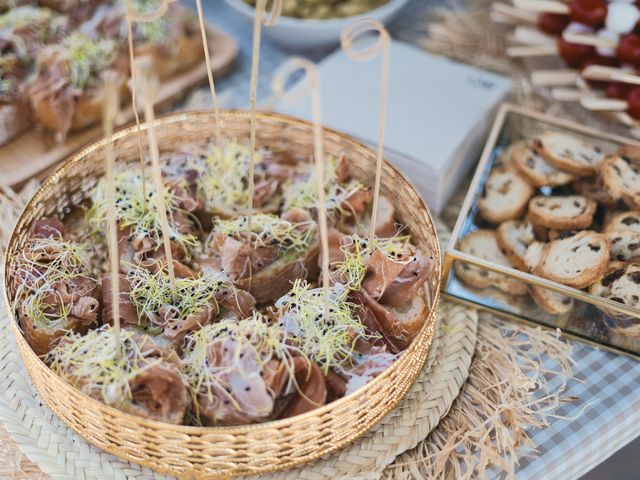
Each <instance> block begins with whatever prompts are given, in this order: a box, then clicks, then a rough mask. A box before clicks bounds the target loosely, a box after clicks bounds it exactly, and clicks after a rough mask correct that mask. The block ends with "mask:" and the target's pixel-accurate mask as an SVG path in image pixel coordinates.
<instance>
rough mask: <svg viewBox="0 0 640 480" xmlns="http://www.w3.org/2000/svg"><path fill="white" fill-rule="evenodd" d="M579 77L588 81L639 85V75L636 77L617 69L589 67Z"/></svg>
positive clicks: (597, 66) (599, 66)
mask: <svg viewBox="0 0 640 480" xmlns="http://www.w3.org/2000/svg"><path fill="white" fill-rule="evenodd" d="M581 75H582V76H583V77H584V78H587V79H589V80H599V81H605V82H621V83H629V84H632V85H640V75H636V74H634V73H633V72H630V71H628V70H625V69H622V68H617V67H607V66H604V65H590V66H588V67H586V68H585V69H583V70H582V73H581Z"/></svg>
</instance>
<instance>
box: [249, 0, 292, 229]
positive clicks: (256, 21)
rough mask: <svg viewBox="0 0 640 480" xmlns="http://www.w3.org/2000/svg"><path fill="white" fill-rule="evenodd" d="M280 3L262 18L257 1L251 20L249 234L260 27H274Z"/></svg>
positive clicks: (278, 0) (262, 2)
mask: <svg viewBox="0 0 640 480" xmlns="http://www.w3.org/2000/svg"><path fill="white" fill-rule="evenodd" d="M282 1H283V0H273V5H272V7H271V14H270V16H269V17H268V18H266V19H265V18H264V14H265V9H266V4H267V0H258V1H257V2H256V8H255V16H254V18H253V47H252V55H251V57H252V58H251V83H250V86H249V100H250V103H251V134H250V136H251V151H250V156H249V187H248V191H249V207H248V212H247V216H248V220H247V229H248V231H249V232H251V220H252V217H253V194H254V190H255V183H254V170H255V163H256V111H257V87H258V67H259V63H260V35H261V31H262V25H263V24H264V25H265V26H271V25H274V24H275V23H276V22H277V21H278V18H280V14H281V12H282Z"/></svg>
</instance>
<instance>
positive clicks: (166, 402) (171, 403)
mask: <svg viewBox="0 0 640 480" xmlns="http://www.w3.org/2000/svg"><path fill="white" fill-rule="evenodd" d="M129 387H130V388H131V402H130V403H129V404H128V405H127V407H126V410H127V411H128V412H129V413H132V414H134V415H138V416H140V417H143V418H149V419H151V420H156V421H159V422H166V423H172V424H176V425H177V424H181V423H183V420H184V415H185V412H186V409H187V406H188V405H189V403H190V397H189V393H188V391H187V385H186V382H185V381H184V378H183V377H182V375H181V374H180V371H179V370H178V368H177V367H176V366H175V365H173V364H171V363H168V362H166V361H165V362H161V363H159V364H154V365H152V366H150V367H148V368H144V369H143V371H142V372H141V373H139V374H138V375H136V376H135V377H134V378H133V380H131V381H130V382H129Z"/></svg>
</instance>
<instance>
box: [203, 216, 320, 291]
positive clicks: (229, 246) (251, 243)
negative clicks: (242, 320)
mask: <svg viewBox="0 0 640 480" xmlns="http://www.w3.org/2000/svg"><path fill="white" fill-rule="evenodd" d="M248 222H249V220H248V218H247V217H244V216H243V217H238V218H236V219H234V220H218V221H217V222H216V223H215V224H214V227H213V232H212V235H211V237H210V240H209V242H208V254H209V257H208V260H207V262H206V263H205V262H203V263H202V264H208V265H210V266H216V267H217V268H218V269H219V270H221V271H223V272H225V274H227V275H228V276H229V277H230V278H231V280H232V281H233V283H234V284H235V285H236V286H238V287H239V288H241V289H243V290H247V291H248V292H249V293H251V294H252V295H253V296H254V297H255V299H256V302H258V303H264V302H267V301H270V300H275V299H276V298H278V297H280V296H281V295H283V294H284V293H286V292H287V291H288V290H289V288H290V287H291V284H292V282H293V281H295V280H296V279H299V278H306V276H307V275H310V276H313V275H314V272H317V266H316V265H317V256H318V246H317V242H316V240H315V238H316V223H315V222H314V221H313V220H310V219H309V220H304V221H302V222H297V223H294V222H290V221H289V220H286V219H284V218H279V217H277V216H275V215H269V214H258V215H254V216H253V218H252V220H251V222H252V223H251V231H250V232H249V230H248V228H249V223H248Z"/></svg>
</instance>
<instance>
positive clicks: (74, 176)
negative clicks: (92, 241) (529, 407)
mask: <svg viewBox="0 0 640 480" xmlns="http://www.w3.org/2000/svg"><path fill="white" fill-rule="evenodd" d="M222 119H223V121H224V126H223V128H224V130H223V131H224V132H225V134H226V136H227V138H233V139H235V140H238V141H241V142H245V141H248V138H249V125H250V114H249V113H248V112H245V111H225V112H223V114H222ZM213 127H214V116H213V114H212V113H211V112H185V113H179V114H173V115H169V116H165V117H162V118H160V119H158V120H157V122H156V130H157V136H158V142H159V147H160V150H161V152H170V151H173V150H175V148H176V147H177V146H179V145H181V144H184V143H192V142H203V141H205V140H206V139H208V138H210V137H211V132H212V131H213ZM143 129H144V130H146V126H143ZM110 141H113V142H114V146H115V151H116V153H117V156H118V161H119V162H135V161H137V160H138V149H137V148H138V145H137V134H136V128H135V127H128V128H125V129H122V130H120V131H119V132H117V133H116V134H115V135H114V136H113V137H112V139H103V140H101V141H99V142H97V143H94V144H92V145H90V146H88V147H86V148H85V149H83V150H81V151H80V152H78V153H77V154H75V155H74V156H72V157H71V158H70V159H69V160H67V161H66V162H65V163H64V164H63V165H62V166H61V167H60V168H59V169H58V170H57V171H56V172H55V173H54V174H53V175H52V176H51V177H50V178H49V179H47V180H46V181H45V182H44V184H43V185H42V187H41V188H40V190H39V191H38V192H37V193H36V195H35V196H34V197H33V199H32V200H31V201H30V202H29V204H28V205H27V207H26V208H25V211H24V213H23V214H22V216H21V217H20V219H19V221H18V223H17V225H16V228H15V230H14V233H13V235H12V237H11V240H10V242H9V246H8V248H7V250H6V253H5V282H4V285H5V292H4V293H5V302H6V305H7V306H10V305H11V304H12V299H13V295H14V292H13V291H11V287H7V286H8V285H11V284H12V282H10V281H8V280H9V278H10V275H11V271H12V269H13V262H14V259H15V258H16V256H17V253H18V252H20V251H21V249H22V248H23V246H24V244H25V241H26V240H27V238H28V235H29V229H30V226H31V224H32V222H33V221H34V220H36V219H38V218H41V217H42V216H46V215H51V214H55V213H60V212H63V211H64V209H65V207H67V206H68V205H77V204H79V203H81V202H82V201H84V200H85V199H86V198H87V195H88V192H90V191H91V189H92V188H93V187H94V186H95V185H96V182H97V181H98V180H99V178H100V177H101V176H102V175H103V174H104V162H103V156H104V152H103V149H104V146H105V145H106V144H107V142H110ZM257 144H258V146H261V147H270V148H274V149H287V150H289V151H291V152H292V153H294V154H295V155H296V156H299V157H301V158H310V157H311V155H312V150H313V131H312V125H311V124H309V123H308V122H305V121H302V120H298V119H295V118H292V117H287V116H283V115H277V114H271V113H260V114H258V118H257ZM324 146H325V153H326V154H327V155H335V156H337V155H339V154H341V153H344V154H346V155H347V158H349V160H350V171H351V173H352V175H353V176H354V177H355V178H357V179H359V180H361V181H362V182H364V183H365V184H369V185H371V184H372V183H373V177H374V170H375V153H374V152H373V151H371V150H370V149H368V148H367V147H365V146H363V145H362V144H360V143H358V142H356V141H354V140H353V139H351V138H350V137H348V136H346V135H343V134H340V133H338V132H335V131H332V130H329V129H325V130H324ZM381 192H382V193H383V194H385V195H387V196H388V197H389V198H390V199H391V201H392V203H393V204H394V206H395V208H396V213H397V216H398V219H399V220H400V221H401V222H402V223H403V224H406V225H409V226H410V232H411V236H412V240H413V242H414V243H415V244H416V245H417V247H418V248H419V249H420V250H421V251H423V252H429V254H432V255H433V257H434V261H435V262H436V265H435V268H434V274H433V276H432V278H430V279H429V280H428V282H427V284H428V287H429V288H430V289H431V291H432V292H433V297H434V298H433V302H432V308H431V311H430V313H429V315H428V317H427V318H425V319H424V325H423V327H422V329H421V330H420V332H419V334H418V336H417V337H416V339H415V340H414V341H413V343H412V344H411V346H410V347H409V348H408V349H407V350H406V351H405V352H403V354H402V355H401V356H400V357H399V358H398V360H397V361H396V362H394V363H393V364H392V365H391V366H390V367H389V368H388V369H387V370H386V371H385V372H384V373H382V374H381V375H380V376H378V377H376V378H375V379H374V380H373V381H371V382H370V383H369V384H367V385H366V386H364V387H362V388H361V389H359V390H357V391H356V392H354V393H352V394H350V395H348V396H346V397H344V398H341V399H339V400H337V401H334V402H331V403H329V404H328V405H325V406H323V407H320V408H318V409H315V410H313V411H311V412H308V413H305V414H303V415H299V416H296V417H292V418H287V419H284V420H278V421H273V422H267V423H262V424H257V425H251V426H243V427H208V428H202V427H191V426H176V425H170V424H165V423H160V422H155V421H150V420H147V419H143V418H140V417H136V416H132V415H129V414H126V413H123V412H121V411H119V410H116V409H114V408H112V407H109V406H107V405H105V404H103V403H101V402H99V401H97V400H95V399H93V398H90V397H88V396H86V395H84V394H83V393H81V392H80V391H79V390H77V389H75V388H74V387H72V386H71V385H69V384H67V383H66V382H65V381H63V380H62V379H61V378H60V377H58V376H57V375H56V374H54V373H53V372H52V371H51V370H50V369H49V368H48V367H47V365H45V364H44V362H42V360H41V359H40V358H39V357H38V356H37V355H36V354H35V353H34V352H33V351H32V350H31V348H30V347H29V345H28V344H27V342H26V340H25V339H24V337H23V335H22V333H21V331H20V328H19V326H18V324H17V322H16V319H15V317H14V315H13V312H12V311H11V309H10V308H9V310H10V311H9V317H10V318H11V323H12V327H13V330H14V332H15V334H16V338H17V344H18V349H19V351H20V354H21V356H22V358H23V360H24V363H25V366H26V368H27V371H28V372H29V375H30V377H31V379H32V381H33V383H34V385H35V386H36V388H37V389H38V391H39V393H40V394H41V396H42V398H43V399H44V400H45V402H46V403H47V404H48V405H49V406H50V407H51V409H52V410H53V411H54V412H55V413H56V414H57V415H58V416H59V417H60V418H61V419H62V420H63V421H64V422H65V423H66V424H67V425H69V426H70V427H71V428H72V429H74V430H75V431H77V432H78V433H79V434H80V435H82V436H83V437H84V438H86V439H87V440H88V441H89V442H91V443H93V444H95V445H96V446H98V447H100V448H102V449H104V450H106V451H109V452H111V453H113V454H115V455H117V456H119V457H121V458H124V459H126V460H130V461H132V462H135V463H139V464H141V465H145V466H148V467H150V468H152V469H153V470H156V471H158V472H161V473H168V474H172V475H175V476H178V477H183V478H192V477H196V478H229V477H233V476H237V475H249V474H258V473H266V472H271V471H276V470H282V469H285V468H290V467H293V466H296V465H300V464H302V463H305V462H309V461H311V460H314V459H317V458H319V457H321V456H322V455H325V454H328V453H330V452H333V451H335V450H337V449H339V448H341V447H344V446H345V445H347V444H349V443H350V442H353V441H354V440H356V439H357V438H359V437H360V436H362V435H363V434H364V433H366V432H367V431H368V430H369V429H370V428H371V427H373V426H374V425H375V424H377V423H378V422H379V421H380V420H381V419H382V418H383V417H384V416H385V415H386V414H387V413H388V412H390V411H391V410H392V409H393V408H394V407H395V406H396V405H397V404H398V402H400V400H402V398H403V397H404V396H405V395H406V393H407V392H408V390H409V389H410V387H411V385H412V384H413V382H414V381H415V379H416V377H417V375H418V373H419V372H420V370H421V368H422V366H423V365H424V362H425V360H426V358H427V354H428V352H429V346H430V344H431V340H432V338H433V335H434V330H435V325H436V314H437V306H438V301H439V293H438V292H439V290H438V286H439V282H440V273H441V265H440V250H439V246H438V239H437V234H436V228H435V225H434V223H433V220H432V218H431V216H430V215H429V212H428V210H427V208H426V207H425V205H424V202H423V201H422V199H421V198H420V196H419V194H418V193H417V192H416V191H415V189H414V188H413V187H412V186H411V184H410V183H409V182H408V181H407V180H406V179H405V178H404V177H403V176H402V175H401V174H400V173H399V172H398V171H397V170H396V169H395V168H393V167H392V166H391V165H390V164H388V163H385V164H384V166H383V174H382V185H381Z"/></svg>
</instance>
